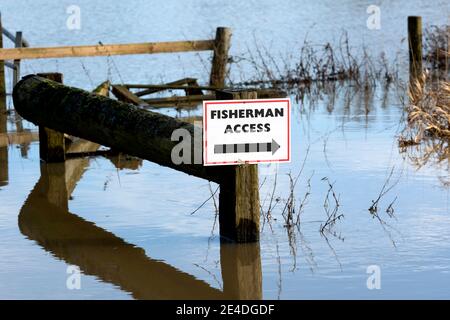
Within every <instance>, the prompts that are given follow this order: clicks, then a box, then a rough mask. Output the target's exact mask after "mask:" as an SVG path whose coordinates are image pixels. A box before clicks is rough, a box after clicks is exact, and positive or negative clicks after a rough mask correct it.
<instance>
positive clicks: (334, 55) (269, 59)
mask: <svg viewBox="0 0 450 320" xmlns="http://www.w3.org/2000/svg"><path fill="white" fill-rule="evenodd" d="M254 43H255V45H254V46H255V49H249V48H247V52H246V53H245V54H243V55H240V56H234V57H232V58H231V63H232V65H233V67H234V68H235V69H237V72H238V73H240V74H241V80H240V82H236V83H232V86H249V85H252V86H255V85H257V86H261V87H266V86H270V87H283V88H287V89H294V88H299V87H309V86H310V85H311V84H313V83H321V84H323V83H326V82H334V81H344V80H350V81H352V82H353V83H354V84H355V85H357V86H359V87H367V86H375V85H376V82H377V81H383V82H384V83H387V84H389V83H391V82H392V81H393V80H394V79H396V78H397V75H398V72H397V69H396V67H395V63H394V64H392V65H391V64H389V62H388V61H387V59H386V57H385V56H384V55H381V56H380V57H379V58H378V59H373V57H371V56H370V55H369V54H368V50H367V49H365V48H363V49H362V52H359V51H360V49H355V48H352V47H351V45H350V43H349V40H348V37H347V33H343V34H342V36H341V37H340V39H339V41H338V43H337V44H332V43H331V42H328V43H325V44H315V43H313V42H311V41H309V40H308V39H307V38H306V39H305V40H304V41H303V44H302V46H301V48H300V49H299V51H298V52H295V53H289V54H285V55H282V56H280V57H276V56H275V55H274V54H273V53H272V52H271V51H270V50H269V49H268V48H267V47H266V46H264V45H262V44H260V42H259V41H257V40H256V39H255V40H254ZM375 60H376V61H375ZM248 66H250V68H251V69H252V70H253V72H254V76H253V78H251V79H247V78H245V77H244V75H246V74H248V73H246V72H245V70H246V67H248Z"/></svg>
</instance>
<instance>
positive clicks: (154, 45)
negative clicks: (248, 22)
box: [0, 40, 214, 60]
mask: <svg viewBox="0 0 450 320" xmlns="http://www.w3.org/2000/svg"><path fill="white" fill-rule="evenodd" d="M213 49H214V40H199V41H173V42H144V43H130V44H105V45H103V44H98V45H86V46H64V47H46V48H14V49H3V50H0V60H22V59H48V58H71V57H99V56H114V55H127V54H155V53H169V52H189V51H205V50H213Z"/></svg>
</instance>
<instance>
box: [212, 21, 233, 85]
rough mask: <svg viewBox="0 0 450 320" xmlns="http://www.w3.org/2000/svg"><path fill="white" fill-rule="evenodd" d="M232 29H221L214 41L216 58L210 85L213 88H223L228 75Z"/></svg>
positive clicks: (218, 29) (214, 57) (214, 58)
mask: <svg viewBox="0 0 450 320" xmlns="http://www.w3.org/2000/svg"><path fill="white" fill-rule="evenodd" d="M230 42H231V29H230V28H225V27H219V28H217V30H216V39H215V41H214V56H213V60H212V66H211V77H210V80H209V84H210V85H211V86H213V87H219V88H223V87H224V86H225V76H226V75H227V63H228V51H229V50H230Z"/></svg>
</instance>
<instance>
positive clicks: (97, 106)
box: [13, 75, 232, 183]
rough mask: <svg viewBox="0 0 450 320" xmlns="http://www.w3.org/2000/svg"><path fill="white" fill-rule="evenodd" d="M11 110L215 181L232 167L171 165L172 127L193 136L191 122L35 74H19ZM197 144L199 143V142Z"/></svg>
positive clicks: (37, 122)
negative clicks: (20, 78)
mask: <svg viewBox="0 0 450 320" xmlns="http://www.w3.org/2000/svg"><path fill="white" fill-rule="evenodd" d="M13 100H14V106H15V108H16V110H17V112H18V113H19V114H20V115H22V116H23V117H24V118H25V119H27V120H28V121H31V122H33V123H35V124H37V125H41V126H45V127H47V128H52V129H53V130H56V131H60V132H65V133H68V134H71V135H74V136H77V137H80V138H83V139H87V140H90V141H93V142H97V143H99V144H102V145H104V146H107V147H111V148H114V149H117V150H119V151H122V152H124V153H127V154H130V155H133V156H137V157H140V158H143V159H146V160H149V161H152V162H155V163H157V164H160V165H163V166H166V167H170V168H173V169H176V170H178V171H182V172H185V173H187V174H191V175H194V176H196V177H200V178H204V179H207V180H210V181H214V182H217V183H221V182H222V180H223V179H224V177H227V174H228V172H230V171H231V170H232V167H229V166H224V167H204V166H203V165H202V164H193V163H194V161H193V160H194V150H193V147H192V152H191V164H187V163H183V164H175V163H174V162H173V161H172V158H171V153H172V149H173V148H174V147H175V146H176V145H177V144H178V143H179V142H178V141H172V140H171V137H172V133H173V131H174V130H176V129H185V130H187V131H188V132H189V133H190V135H191V137H194V126H193V125H192V124H189V123H186V122H182V121H178V120H176V119H174V118H172V117H169V116H166V115H162V114H159V113H155V112H151V111H148V110H143V109H141V108H138V107H136V106H133V105H131V104H127V103H123V102H120V101H116V100H112V99H109V98H107V97H102V96H98V95H95V94H93V93H89V92H87V91H84V90H81V89H77V88H73V87H68V86H64V85H62V84H59V83H57V82H54V81H51V80H48V79H45V78H42V77H39V76H36V75H29V76H26V77H24V78H23V79H22V80H21V81H20V82H19V83H18V84H17V85H16V86H15V87H14V91H13ZM200 144H201V142H200Z"/></svg>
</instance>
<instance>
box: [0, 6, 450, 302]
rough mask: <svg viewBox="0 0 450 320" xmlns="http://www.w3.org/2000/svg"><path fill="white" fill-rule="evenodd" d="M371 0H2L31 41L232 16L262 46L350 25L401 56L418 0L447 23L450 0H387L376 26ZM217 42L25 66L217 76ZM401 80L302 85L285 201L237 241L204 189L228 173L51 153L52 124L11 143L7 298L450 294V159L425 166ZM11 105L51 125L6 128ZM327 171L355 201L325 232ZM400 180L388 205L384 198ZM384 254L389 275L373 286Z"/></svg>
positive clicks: (67, 75) (1, 195)
mask: <svg viewBox="0 0 450 320" xmlns="http://www.w3.org/2000/svg"><path fill="white" fill-rule="evenodd" d="M73 4H75V5H78V6H79V7H80V8H81V17H82V22H81V29H80V30H75V31H74V30H68V29H67V27H66V19H67V16H68V15H67V14H66V8H67V7H68V6H70V5H73ZM370 4H372V2H369V1H350V0H346V1H339V4H338V3H337V2H336V1H331V0H330V1H328V0H327V1H320V2H318V1H309V0H308V1H302V2H300V1H293V0H291V1H288V0H285V1H276V2H271V1H245V2H244V1H227V2H226V4H224V2H223V1H211V0H209V1H206V0H204V1H203V0H202V1H200V0H199V1H192V2H189V3H188V4H185V3H183V4H181V2H178V1H110V2H109V3H108V4H107V5H105V3H104V2H100V1H84V0H83V1H81V0H79V1H72V0H70V1H58V4H55V2H54V1H24V0H2V1H1V3H0V10H1V13H2V22H3V25H4V27H6V28H8V29H10V30H22V31H23V33H24V37H25V38H26V39H27V40H28V41H29V42H30V43H31V45H32V46H45V45H69V44H70V45H74V44H94V43H97V42H98V41H102V43H120V42H142V41H168V40H183V39H191V38H192V39H203V38H211V37H212V36H213V35H214V30H215V27H216V26H222V25H223V26H229V27H231V28H232V29H233V40H232V44H233V46H232V50H231V51H232V52H231V53H232V55H240V54H243V53H244V52H246V51H247V49H249V50H253V49H252V48H254V46H255V39H257V41H260V43H262V44H264V45H265V46H267V47H269V48H271V50H273V52H274V53H275V54H277V53H278V52H280V53H284V52H293V53H295V52H296V50H297V49H298V48H300V47H301V44H302V43H303V40H304V38H305V36H306V34H308V37H309V38H310V39H311V40H312V41H313V42H315V43H325V42H328V41H331V42H332V41H333V40H335V39H336V38H337V37H339V35H340V34H342V31H347V32H348V38H349V40H350V42H351V43H352V44H353V45H354V46H355V47H356V48H358V47H361V46H362V45H365V46H367V48H369V50H370V52H371V53H372V54H373V55H374V56H377V55H379V54H380V53H381V52H385V53H386V55H387V56H388V57H389V59H392V60H393V59H395V57H398V62H399V64H400V66H401V67H402V68H403V69H402V70H405V69H406V68H407V59H406V57H407V51H406V43H405V41H402V39H403V38H404V37H405V36H406V17H407V16H408V15H421V16H422V17H423V19H424V23H425V24H429V25H431V24H437V25H442V24H445V23H447V24H448V19H449V10H448V9H449V5H448V1H434V2H432V3H431V2H430V1H421V0H414V1H395V2H394V1H378V3H375V4H377V5H379V6H380V7H381V17H382V18H381V19H382V20H381V29H380V30H369V29H367V27H366V20H367V17H368V15H367V13H366V8H367V6H368V5H370ZM181 7H182V8H181ZM42 17H45V19H43V18H42ZM349 17H351V18H349ZM8 45H9V46H10V44H9V43H8ZM208 59H209V53H201V54H200V55H197V54H191V53H187V54H172V55H155V56H146V55H145V56H126V57H125V56H120V57H114V58H107V57H101V58H74V59H49V60H42V61H41V60H34V61H33V60H30V61H25V62H23V65H22V75H25V74H28V73H37V72H55V71H58V72H62V73H63V74H64V82H65V83H66V84H68V85H73V86H77V87H81V88H84V89H86V90H92V88H94V87H95V86H96V85H98V84H99V83H100V82H102V81H104V80H106V79H110V80H111V81H112V82H116V83H120V82H128V83H130V82H134V83H162V82H166V81H173V80H176V79H179V78H182V77H186V76H190V77H196V78H198V79H199V81H200V82H201V83H207V81H208V72H209V71H208V70H207V68H208V66H209V60H208ZM231 72H232V73H231V77H232V78H233V79H236V80H239V79H241V78H242V74H243V75H244V77H248V78H252V77H253V74H252V70H251V67H250V66H244V69H243V70H241V71H238V70H237V69H232V71H231ZM233 72H234V73H233ZM6 76H7V78H6V79H7V80H8V81H9V79H11V75H10V73H7V75H6ZM9 91H10V88H9ZM399 95H402V93H399V92H398V90H395V89H392V90H390V91H388V92H386V91H385V90H384V89H383V87H382V86H381V85H380V86H377V87H376V88H375V89H373V92H372V94H371V95H368V94H367V93H366V92H365V91H364V90H359V91H358V90H356V89H355V87H353V86H351V85H348V84H341V85H338V84H336V87H335V91H334V94H326V93H323V94H322V95H321V96H320V97H318V98H317V99H311V97H306V98H305V99H304V100H303V101H301V102H299V101H296V95H295V93H293V94H292V96H291V99H292V101H293V102H294V103H293V117H292V133H291V134H292V162H291V163H290V164H282V165H279V166H276V165H272V166H267V165H260V166H259V171H260V183H261V184H262V186H261V191H260V194H261V202H262V203H261V204H262V207H263V211H264V212H267V209H268V208H269V207H270V203H271V199H272V206H274V207H273V210H272V212H271V215H272V219H271V220H270V222H267V221H265V222H264V223H263V222H262V225H261V226H262V231H261V241H260V243H258V244H247V245H232V244H221V243H220V239H219V237H218V221H216V218H217V217H216V211H215V204H214V201H213V199H210V200H209V201H207V202H206V203H205V204H204V205H203V206H201V205H202V203H204V202H205V200H207V199H208V198H210V197H211V192H214V191H215V190H216V189H217V185H215V184H209V183H208V182H207V181H205V180H202V179H198V178H194V177H191V176H188V175H185V174H183V173H181V172H177V171H175V170H172V169H169V168H164V167H161V166H159V165H156V164H154V163H151V162H148V161H141V160H139V159H134V158H131V159H130V158H125V159H124V158H120V159H119V158H109V159H108V158H104V157H96V158H90V159H87V158H85V159H73V160H68V161H66V163H65V164H52V165H45V164H42V163H40V161H39V143H38V141H33V142H31V143H29V144H27V145H19V144H11V145H9V146H4V145H0V298H1V299H133V298H137V299H176V298H179V299H187V298H191V299H196V298H253V299H314V298H327V299H328V298H329V299H342V298H344V299H349V298H356V299H393V298H414V299H415V298H425V299H427V298H434V299H444V298H446V299H448V298H450V291H449V289H448V288H449V286H450V209H449V203H450V202H449V196H450V194H449V189H448V180H449V178H450V177H449V171H448V170H449V169H448V161H443V162H441V163H439V164H437V163H435V162H433V161H430V162H428V163H426V164H425V165H424V166H422V167H418V166H417V165H416V164H415V163H414V161H413V159H411V157H409V155H410V154H409V153H402V152H401V150H399V148H398V142H397V138H398V135H399V134H400V131H401V130H402V128H403V122H402V119H403V115H404V114H403V105H402V104H401V102H400V101H399ZM7 106H8V108H12V102H11V100H10V98H8V101H7ZM161 112H164V113H167V114H170V115H174V116H187V115H201V111H200V109H197V110H193V111H190V112H186V111H182V112H179V111H175V110H170V109H164V110H162V111H161ZM5 123H6V127H7V131H9V132H15V131H28V130H29V131H30V132H36V130H37V128H36V127H35V126H34V125H32V124H30V123H28V122H25V121H24V122H23V123H22V124H21V125H20V124H18V123H15V122H14V114H13V113H12V114H11V115H9V116H8V117H3V118H0V130H2V126H5ZM3 131H5V128H3ZM34 140H36V139H34ZM302 168H303V169H302ZM300 172H301V175H300V177H299V179H298V182H297V185H296V186H295V188H294V189H293V190H294V196H295V198H296V202H295V206H296V212H298V208H299V206H300V205H301V203H302V199H304V197H305V194H308V196H307V200H306V201H305V203H304V206H303V209H302V212H301V215H300V219H301V220H300V221H301V222H300V224H299V227H298V228H297V227H294V228H286V227H285V223H284V219H283V216H282V212H283V208H284V207H285V203H286V201H287V200H288V197H289V194H290V190H291V188H290V180H289V174H291V176H293V177H294V178H295V177H296V176H297V175H298V174H299V173H300ZM275 181H276V183H275ZM328 182H330V183H331V184H332V185H333V189H332V190H333V191H334V192H335V194H336V196H337V197H338V199H339V207H338V208H337V210H338V214H343V217H342V218H341V219H340V220H339V221H338V222H337V223H336V225H335V226H334V228H333V232H334V231H335V233H333V232H332V233H327V232H325V233H323V232H322V233H321V232H320V228H321V225H323V224H324V223H325V220H326V219H327V213H326V206H325V207H324V201H326V199H327V194H328V195H330V194H329V193H327V191H328V188H329V184H328ZM386 183H387V188H388V189H389V191H388V192H387V193H386V194H385V195H384V196H383V197H381V199H380V201H379V204H378V217H379V219H378V218H377V217H374V216H373V214H371V213H370V212H369V210H368V209H369V207H370V206H371V205H372V200H375V199H377V197H378V195H379V194H380V191H381V190H382V188H383V186H384V185H385V184H386ZM274 186H275V187H274ZM211 190H212V191H211ZM272 195H273V197H272ZM216 196H217V194H216ZM330 197H331V198H330ZM330 197H329V198H328V199H329V208H330V210H331V211H332V210H333V208H334V207H335V202H334V200H333V198H332V196H330ZM391 204H392V205H391ZM199 206H201V208H200V209H198V208H199ZM197 209H198V210H197ZM194 211H195V213H194V214H192V213H193V212H194ZM71 266H78V268H79V269H80V270H81V272H82V277H81V288H80V289H79V290H77V289H74V290H70V289H68V287H67V280H68V278H69V276H70V274H68V271H69V272H70V270H72V269H71ZM373 266H375V268H379V270H380V274H381V277H380V284H381V288H380V289H374V290H369V289H368V286H367V279H368V277H369V276H370V275H371V274H368V273H367V271H368V270H369V271H370V270H373V269H371V268H373ZM68 268H69V269H68Z"/></svg>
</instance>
